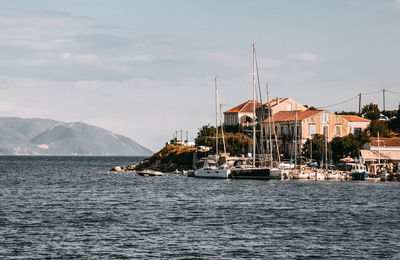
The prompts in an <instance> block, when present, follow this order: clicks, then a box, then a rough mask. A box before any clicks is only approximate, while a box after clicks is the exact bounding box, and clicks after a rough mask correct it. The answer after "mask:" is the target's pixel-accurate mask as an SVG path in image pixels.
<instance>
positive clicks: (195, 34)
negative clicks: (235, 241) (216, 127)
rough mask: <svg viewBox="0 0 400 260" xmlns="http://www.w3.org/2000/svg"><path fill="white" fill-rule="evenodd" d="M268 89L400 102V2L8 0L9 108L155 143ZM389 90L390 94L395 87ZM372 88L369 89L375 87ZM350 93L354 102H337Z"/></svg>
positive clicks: (311, 97)
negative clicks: (255, 89)
mask: <svg viewBox="0 0 400 260" xmlns="http://www.w3.org/2000/svg"><path fill="white" fill-rule="evenodd" d="M253 42H255V43H256V49H257V58H258V63H259V73H260V80H261V86H262V91H263V96H264V100H265V99H266V97H265V95H266V94H265V88H264V87H265V85H266V84H267V83H268V84H269V85H270V88H271V91H270V92H271V96H272V97H278V96H279V97H291V98H293V99H295V100H297V101H299V102H300V103H302V104H307V105H312V106H315V107H325V106H328V107H327V109H329V110H331V111H341V110H348V111H357V110H358V99H357V98H356V96H357V95H358V93H360V92H361V93H367V94H365V95H362V104H366V103H370V102H374V103H377V104H378V105H379V107H380V108H382V92H381V90H382V89H387V90H388V92H386V93H387V94H386V109H397V107H398V105H399V101H400V95H399V92H400V73H399V72H400V71H399V70H400V0H376V1H372V0H337V1H320V0H303V1H290V0H280V1H278V0H276V1H268V0H259V1H257V0H251V1H241V0H229V1H224V0H218V1H215V0H214V1H208V0H203V1H194V0H179V1H178V0H168V1H165V0H159V1H155V0H147V1H131V0H113V1H105V0H92V1H90V0H69V1H53V0H47V1H46V0H35V1H30V0H26V1H19V0H9V1H0V116H7V117H24V118H51V119H55V120H60V121H66V122H75V121H80V122H85V123H88V124H92V125H96V126H99V127H103V128H106V129H108V130H110V131H113V132H116V133H118V134H122V135H125V136H128V137H130V138H132V139H133V140H135V141H137V142H138V143H140V144H142V145H144V146H146V147H148V148H150V149H152V150H153V151H157V150H158V149H160V148H161V147H162V146H163V145H164V144H165V142H167V141H168V140H170V139H171V138H172V136H173V134H174V132H175V131H178V132H180V130H183V131H184V133H185V131H188V133H189V139H190V140H193V139H194V138H195V136H196V134H197V131H198V129H199V128H201V127H202V126H203V125H206V124H214V122H215V112H214V111H215V110H214V109H215V108H214V77H216V76H217V77H218V86H219V92H220V99H221V102H222V103H223V104H224V110H228V109H230V108H232V107H233V106H236V105H238V104H240V103H242V102H244V101H246V100H249V99H252V44H253ZM390 91H392V92H390ZM368 93H371V94H368ZM351 98H353V99H352V100H351V101H349V102H347V103H344V104H340V105H337V106H330V105H332V104H336V103H341V101H345V100H348V99H351Z"/></svg>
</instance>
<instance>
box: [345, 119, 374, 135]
mask: <svg viewBox="0 0 400 260" xmlns="http://www.w3.org/2000/svg"><path fill="white" fill-rule="evenodd" d="M340 116H341V117H343V118H344V119H346V120H347V121H349V129H348V133H349V134H354V133H361V132H362V131H364V130H365V129H366V128H367V127H368V126H369V124H370V123H371V120H369V119H365V118H362V117H359V116H353V115H340Z"/></svg>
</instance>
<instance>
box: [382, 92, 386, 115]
mask: <svg viewBox="0 0 400 260" xmlns="http://www.w3.org/2000/svg"><path fill="white" fill-rule="evenodd" d="M385 92H386V89H382V95H383V111H385V110H386V99H385Z"/></svg>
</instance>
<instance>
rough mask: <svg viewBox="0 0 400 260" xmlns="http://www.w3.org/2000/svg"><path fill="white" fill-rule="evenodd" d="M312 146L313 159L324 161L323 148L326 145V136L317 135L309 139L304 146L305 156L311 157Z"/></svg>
mask: <svg viewBox="0 0 400 260" xmlns="http://www.w3.org/2000/svg"><path fill="white" fill-rule="evenodd" d="M311 144H312V158H313V159H315V160H318V161H320V160H321V159H322V147H323V145H324V136H323V135H320V134H315V135H313V136H312V138H311V139H307V141H306V142H305V144H304V145H303V149H302V152H303V155H304V156H306V157H309V158H310V157H311Z"/></svg>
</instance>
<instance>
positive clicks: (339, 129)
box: [335, 125, 342, 136]
mask: <svg viewBox="0 0 400 260" xmlns="http://www.w3.org/2000/svg"><path fill="white" fill-rule="evenodd" d="M335 136H342V126H341V125H336V126H335Z"/></svg>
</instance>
